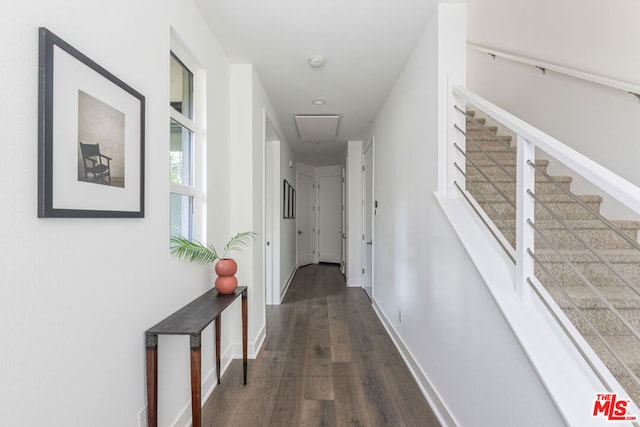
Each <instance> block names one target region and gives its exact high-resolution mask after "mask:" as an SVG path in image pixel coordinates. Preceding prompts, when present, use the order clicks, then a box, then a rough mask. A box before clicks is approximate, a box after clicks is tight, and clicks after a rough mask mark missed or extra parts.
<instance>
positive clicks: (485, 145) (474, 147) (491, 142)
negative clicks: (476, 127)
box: [466, 137, 515, 153]
mask: <svg viewBox="0 0 640 427" xmlns="http://www.w3.org/2000/svg"><path fill="white" fill-rule="evenodd" d="M466 149H467V153H477V152H480V151H482V150H485V151H508V152H511V153H513V152H514V151H515V147H511V146H510V145H509V143H508V142H507V141H503V142H499V141H496V140H495V139H490V138H489V137H487V138H486V139H480V138H479V139H474V141H467V148H466Z"/></svg>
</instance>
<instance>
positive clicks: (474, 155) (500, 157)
mask: <svg viewBox="0 0 640 427" xmlns="http://www.w3.org/2000/svg"><path fill="white" fill-rule="evenodd" d="M467 156H468V157H469V158H470V159H471V160H473V161H474V162H475V161H477V160H478V161H490V160H489V159H488V158H487V156H486V155H485V154H484V153H481V152H479V151H470V152H468V153H467ZM491 157H493V159H494V160H496V161H497V162H500V163H504V162H505V161H509V162H513V163H515V161H516V154H515V153H511V152H508V151H496V152H492V153H491Z"/></svg>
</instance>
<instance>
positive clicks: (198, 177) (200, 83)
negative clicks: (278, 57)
mask: <svg viewBox="0 0 640 427" xmlns="http://www.w3.org/2000/svg"><path fill="white" fill-rule="evenodd" d="M171 54H173V55H174V56H175V57H176V58H178V60H179V61H180V62H182V64H183V65H184V66H185V67H186V68H187V69H188V70H189V71H190V72H191V73H192V75H193V88H192V94H191V95H192V108H193V119H190V118H188V117H187V116H185V115H184V114H182V113H181V112H179V111H178V110H176V109H175V108H173V107H172V106H171V103H170V102H169V106H168V107H169V118H170V120H169V122H170V121H171V120H175V121H176V122H177V123H178V124H180V125H181V126H183V127H184V128H185V129H187V130H189V131H190V132H191V134H192V147H191V165H190V169H191V175H192V176H191V182H192V185H191V186H189V185H185V184H177V183H173V182H171V177H170V175H169V184H170V189H169V191H170V193H173V194H177V195H180V196H188V197H192V215H191V221H192V223H191V224H190V231H191V232H190V236H187V237H189V238H190V239H195V240H200V241H204V240H205V239H204V236H205V235H206V227H205V218H206V193H205V192H206V186H205V185H204V183H205V182H206V152H205V149H204V148H205V147H204V146H205V144H204V142H205V141H206V127H205V126H204V123H205V120H206V117H205V111H206V108H205V107H206V90H205V88H206V73H205V72H204V70H203V69H202V68H201V67H199V66H198V65H197V64H196V62H195V61H194V60H193V59H192V56H191V55H190V54H188V53H187V51H186V49H185V48H183V47H182V46H181V44H180V43H179V42H178V41H177V40H175V39H173V38H172V40H171V51H170V53H169V58H170V57H171ZM167 124H169V123H167Z"/></svg>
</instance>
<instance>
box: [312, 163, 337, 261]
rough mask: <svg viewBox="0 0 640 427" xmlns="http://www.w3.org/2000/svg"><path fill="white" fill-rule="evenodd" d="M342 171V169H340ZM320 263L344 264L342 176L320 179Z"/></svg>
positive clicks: (318, 212) (318, 211)
mask: <svg viewBox="0 0 640 427" xmlns="http://www.w3.org/2000/svg"><path fill="white" fill-rule="evenodd" d="M340 171H341V169H340ZM317 214H318V233H317V235H318V262H329V263H334V264H341V263H342V175H341V172H338V174H337V175H333V176H319V177H318V209H317Z"/></svg>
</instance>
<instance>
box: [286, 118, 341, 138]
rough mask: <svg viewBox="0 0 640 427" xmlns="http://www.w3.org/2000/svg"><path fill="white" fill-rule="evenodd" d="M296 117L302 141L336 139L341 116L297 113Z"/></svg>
mask: <svg viewBox="0 0 640 427" xmlns="http://www.w3.org/2000/svg"><path fill="white" fill-rule="evenodd" d="M294 118H295V121H296V126H297V127H298V135H299V136H300V140H301V141H314V142H316V141H335V139H336V135H337V133H338V122H339V120H340V116H337V115H323V116H318V115H315V116H314V115H296V116H294Z"/></svg>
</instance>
